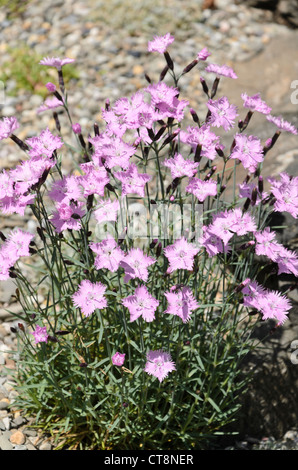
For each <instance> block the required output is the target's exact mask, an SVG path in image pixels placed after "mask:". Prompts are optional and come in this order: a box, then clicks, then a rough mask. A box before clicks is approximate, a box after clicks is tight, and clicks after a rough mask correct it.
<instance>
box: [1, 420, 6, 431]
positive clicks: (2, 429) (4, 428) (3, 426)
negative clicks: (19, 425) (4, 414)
mask: <svg viewBox="0 0 298 470" xmlns="http://www.w3.org/2000/svg"><path fill="white" fill-rule="evenodd" d="M5 430H6V427H5V424H4V423H3V420H2V419H0V431H5Z"/></svg>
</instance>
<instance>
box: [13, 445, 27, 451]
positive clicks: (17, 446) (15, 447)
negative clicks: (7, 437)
mask: <svg viewBox="0 0 298 470" xmlns="http://www.w3.org/2000/svg"><path fill="white" fill-rule="evenodd" d="M13 450H27V447H26V446H25V445H16V446H14V448H13Z"/></svg>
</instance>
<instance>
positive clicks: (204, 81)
mask: <svg viewBox="0 0 298 470" xmlns="http://www.w3.org/2000/svg"><path fill="white" fill-rule="evenodd" d="M200 82H201V85H202V88H203V92H204V93H205V94H206V95H207V96H208V98H209V88H208V85H207V83H206V80H205V78H203V77H200Z"/></svg>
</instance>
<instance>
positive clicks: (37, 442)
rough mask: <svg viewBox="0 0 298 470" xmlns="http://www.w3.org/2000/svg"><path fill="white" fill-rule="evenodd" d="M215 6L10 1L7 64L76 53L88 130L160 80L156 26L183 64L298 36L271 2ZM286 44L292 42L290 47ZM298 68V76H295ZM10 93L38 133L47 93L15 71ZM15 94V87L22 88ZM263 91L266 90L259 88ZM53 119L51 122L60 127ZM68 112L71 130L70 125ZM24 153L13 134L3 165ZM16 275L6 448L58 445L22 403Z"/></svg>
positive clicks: (5, 321)
mask: <svg viewBox="0 0 298 470" xmlns="http://www.w3.org/2000/svg"><path fill="white" fill-rule="evenodd" d="M216 4H217V6H218V8H217V9H215V10H209V9H205V10H203V9H202V8H201V5H202V2H200V1H198V0H187V1H184V2H183V8H181V0H167V1H164V0H145V1H142V2H136V1H135V0H124V1H118V0H109V1H100V0H86V1H80V0H79V1H77V0H76V1H75V0H63V1H61V0H53V1H52V2H51V3H50V4H49V5H47V6H45V2H40V1H37V0H32V1H29V3H28V4H27V6H26V7H25V9H24V11H23V13H22V14H21V15H20V14H18V15H17V16H14V17H11V12H10V10H8V9H7V8H6V7H1V8H0V52H1V54H0V69H3V67H4V66H5V64H7V63H8V62H9V61H12V57H13V51H15V50H16V49H17V48H19V49H20V48H21V47H23V46H24V47H25V48H27V50H28V49H29V50H30V51H33V52H34V53H36V54H39V55H41V56H60V57H64V56H67V57H72V58H74V59H76V63H75V65H76V69H77V71H78V74H79V76H78V78H77V79H73V80H72V81H71V82H70V84H69V105H70V108H71V109H73V110H75V111H74V120H75V121H77V122H80V124H81V126H82V128H83V129H84V132H85V133H86V134H87V133H88V132H91V129H92V126H93V123H94V122H95V121H97V122H99V123H100V120H101V117H100V109H101V107H103V106H104V103H105V100H106V99H107V98H109V99H110V100H111V101H114V100H116V99H117V98H119V97H122V96H127V95H130V94H132V93H134V92H135V91H136V90H137V89H139V88H141V87H143V86H146V81H145V79H144V73H148V74H149V75H150V76H151V77H152V79H153V80H157V79H158V77H159V73H160V71H161V70H162V68H163V67H164V60H163V58H162V57H160V56H159V54H155V55H154V54H153V55H152V54H151V55H150V57H149V53H148V52H147V43H148V40H151V39H152V37H153V36H154V35H163V34H165V33H167V32H171V33H172V34H174V36H175V43H174V44H175V47H173V48H172V49H171V50H173V57H174V58H175V61H176V63H177V67H178V68H179V67H181V68H182V67H184V66H185V65H187V64H188V63H190V62H191V61H192V60H193V59H194V58H195V57H196V54H197V52H198V51H199V50H200V49H202V48H203V47H208V49H209V50H210V51H211V52H212V61H213V62H215V63H226V64H227V65H231V66H234V65H237V64H238V65H239V67H240V65H241V64H244V66H246V64H248V65H247V66H248V67H249V64H250V61H253V60H254V59H255V58H256V57H258V56H259V55H260V54H261V53H262V52H263V51H264V50H266V48H267V47H268V46H269V45H270V43H271V41H274V40H278V41H283V40H287V38H291V37H292V36H291V35H292V34H293V31H291V30H289V29H288V28H287V27H286V26H285V25H280V24H276V23H275V22H274V21H273V16H272V14H271V12H268V11H267V12H264V11H262V10H259V9H254V8H247V7H246V6H245V5H235V4H234V2H232V1H226V0H218V1H217V2H216ZM285 52H286V51H285ZM294 78H297V77H294ZM5 87H6V91H7V93H6V96H5V101H4V103H2V105H1V104H0V109H1V114H2V116H11V115H15V116H17V117H18V120H19V122H20V123H21V127H20V129H19V133H18V135H19V137H20V138H26V137H30V136H32V135H36V134H37V133H39V132H40V131H41V130H42V129H44V128H45V127H47V126H48V125H49V119H50V116H49V114H48V113H47V112H46V113H43V114H40V115H39V116H37V114H36V109H37V108H38V107H39V106H40V105H41V104H42V102H43V98H42V97H41V96H40V95H38V94H36V93H35V94H32V93H28V92H26V91H24V90H23V89H18V90H16V81H15V79H14V77H10V78H9V79H8V80H7V82H6V83H5ZM183 87H184V90H185V94H186V95H188V96H192V99H193V100H194V102H195V101H196V100H198V101H199V100H200V93H199V91H198V87H197V83H196V82H195V81H194V80H193V79H192V78H191V76H190V77H185V80H184V82H183ZM14 90H15V93H14V96H10V95H9V93H8V92H9V91H10V92H11V91H14ZM255 92H257V90H255ZM53 126H54V122H53V120H50V127H52V128H54V127H53ZM63 126H64V122H63V121H62V132H63V131H65V132H66V133H67V131H68V130H67V128H66V127H65V129H64V127H63ZM20 158H22V155H21V154H20V153H19V152H18V149H15V147H12V146H11V145H10V144H7V145H2V146H1V167H2V168H9V167H13V166H14V165H15V164H16V163H17V162H18V161H19V159H20ZM14 226H25V227H26V229H27V230H34V223H33V221H32V220H30V217H29V216H28V217H27V218H26V217H25V218H22V219H20V218H19V217H18V216H13V217H11V216H10V217H9V218H4V217H1V218H0V230H4V231H5V230H7V229H9V228H11V227H14ZM13 293H14V285H13V283H12V282H11V281H7V282H2V283H1V285H0V449H1V450H51V449H53V443H52V442H51V441H50V440H49V439H48V438H47V437H46V436H44V435H43V434H42V431H41V430H38V429H33V428H32V427H31V424H32V421H31V420H27V419H25V418H24V417H23V416H22V413H21V412H20V411H19V410H16V409H15V408H14V399H15V397H16V394H17V392H16V391H15V389H14V382H13V378H12V376H11V375H10V373H9V372H10V371H12V370H13V369H14V368H15V366H16V362H17V360H18V358H17V354H15V355H11V354H9V350H11V349H14V348H15V346H16V345H15V335H14V334H13V333H12V332H11V327H13V326H15V324H16V321H15V320H13V318H12V316H11V315H10V314H8V313H7V310H6V309H10V310H14V311H15V312H16V313H20V308H19V306H18V304H15V303H14V302H13V297H12V295H13ZM227 448H228V449H231V450H232V449H245V450H246V449H265V450H266V449H268V450H269V449H293V450H298V433H297V431H296V430H290V431H288V432H287V433H286V434H285V435H284V437H283V438H282V439H279V440H275V439H274V438H273V437H268V438H264V439H261V440H254V439H253V438H248V439H247V440H244V441H239V442H236V443H235V445H233V446H230V447H227Z"/></svg>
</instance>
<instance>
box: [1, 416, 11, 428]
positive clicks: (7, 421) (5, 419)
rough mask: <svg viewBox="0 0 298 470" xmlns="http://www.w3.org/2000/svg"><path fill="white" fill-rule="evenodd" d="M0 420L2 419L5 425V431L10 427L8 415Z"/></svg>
mask: <svg viewBox="0 0 298 470" xmlns="http://www.w3.org/2000/svg"><path fill="white" fill-rule="evenodd" d="M2 421H3V424H4V426H5V429H7V431H9V429H10V418H9V417H8V416H5V418H3V419H2Z"/></svg>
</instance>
